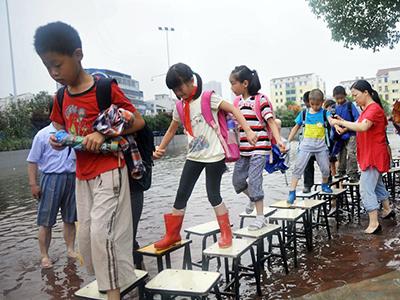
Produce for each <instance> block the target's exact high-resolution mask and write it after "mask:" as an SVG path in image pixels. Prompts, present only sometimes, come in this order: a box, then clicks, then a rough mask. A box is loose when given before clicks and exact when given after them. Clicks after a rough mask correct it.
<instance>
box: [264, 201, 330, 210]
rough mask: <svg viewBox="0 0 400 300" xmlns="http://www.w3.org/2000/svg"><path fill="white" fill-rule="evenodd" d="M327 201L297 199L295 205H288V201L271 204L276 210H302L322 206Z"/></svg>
mask: <svg viewBox="0 0 400 300" xmlns="http://www.w3.org/2000/svg"><path fill="white" fill-rule="evenodd" d="M324 202H325V200H317V199H303V200H302V199H296V200H295V201H294V203H293V204H289V203H287V201H286V200H281V201H276V202H274V203H272V204H271V206H272V207H276V208H302V209H311V208H314V207H318V206H320V205H322V204H323V203H324Z"/></svg>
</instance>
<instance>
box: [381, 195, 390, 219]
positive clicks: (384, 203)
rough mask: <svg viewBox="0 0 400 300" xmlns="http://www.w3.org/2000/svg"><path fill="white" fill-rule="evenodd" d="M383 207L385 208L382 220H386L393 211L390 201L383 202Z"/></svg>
mask: <svg viewBox="0 0 400 300" xmlns="http://www.w3.org/2000/svg"><path fill="white" fill-rule="evenodd" d="M382 206H383V212H382V218H384V217H386V216H387V215H388V214H389V213H390V212H391V211H392V208H391V207H390V203H389V200H388V199H386V200H383V201H382Z"/></svg>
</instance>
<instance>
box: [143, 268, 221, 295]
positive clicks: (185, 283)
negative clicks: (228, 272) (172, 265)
mask: <svg viewBox="0 0 400 300" xmlns="http://www.w3.org/2000/svg"><path fill="white" fill-rule="evenodd" d="M220 277H221V274H220V273H218V272H208V271H192V270H175V269H166V270H163V271H161V272H160V273H159V274H157V276H155V277H154V278H153V279H152V280H150V281H149V282H148V283H147V284H146V289H147V290H149V291H151V292H160V293H162V292H169V293H171V294H176V295H193V296H196V295H205V294H207V293H208V292H209V291H210V290H211V288H212V287H213V286H214V285H215V284H216V282H217V281H218V280H219V278H220Z"/></svg>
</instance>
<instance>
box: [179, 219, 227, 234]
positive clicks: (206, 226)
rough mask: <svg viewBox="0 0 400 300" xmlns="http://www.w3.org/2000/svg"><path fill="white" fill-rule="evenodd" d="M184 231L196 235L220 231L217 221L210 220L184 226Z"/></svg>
mask: <svg viewBox="0 0 400 300" xmlns="http://www.w3.org/2000/svg"><path fill="white" fill-rule="evenodd" d="M231 226H232V224H231ZM184 231H185V232H186V233H191V234H197V235H209V234H214V233H218V232H220V229H219V225H218V222H217V221H211V222H207V223H203V224H199V225H196V226H192V227H189V228H186V229H184Z"/></svg>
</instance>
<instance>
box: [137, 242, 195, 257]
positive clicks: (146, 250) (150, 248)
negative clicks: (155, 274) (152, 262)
mask: <svg viewBox="0 0 400 300" xmlns="http://www.w3.org/2000/svg"><path fill="white" fill-rule="evenodd" d="M191 242H192V240H181V241H180V242H178V243H176V244H174V245H172V246H171V247H169V248H167V249H163V250H157V249H156V248H154V244H150V245H147V246H144V247H142V248H140V249H137V250H135V252H137V253H141V254H144V255H150V256H163V255H165V254H168V253H171V252H172V251H175V250H177V249H179V248H182V247H183V246H185V245H186V244H190V243H191Z"/></svg>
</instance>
